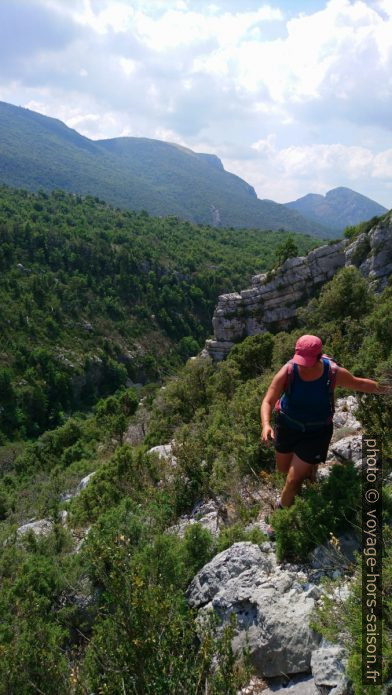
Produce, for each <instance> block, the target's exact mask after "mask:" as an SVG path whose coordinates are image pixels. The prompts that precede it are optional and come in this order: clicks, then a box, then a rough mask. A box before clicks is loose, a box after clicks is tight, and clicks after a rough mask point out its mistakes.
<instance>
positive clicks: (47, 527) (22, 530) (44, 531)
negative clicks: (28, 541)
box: [16, 519, 53, 538]
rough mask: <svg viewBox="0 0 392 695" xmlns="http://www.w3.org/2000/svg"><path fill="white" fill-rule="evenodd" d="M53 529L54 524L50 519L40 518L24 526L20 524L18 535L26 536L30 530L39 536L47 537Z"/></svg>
mask: <svg viewBox="0 0 392 695" xmlns="http://www.w3.org/2000/svg"><path fill="white" fill-rule="evenodd" d="M52 530H53V524H52V522H51V521H49V519H40V520H39V521H30V522H28V523H27V524H23V526H19V528H18V529H17V531H16V534H17V536H19V537H20V536H25V535H26V534H27V533H30V531H31V532H32V533H33V534H34V535H35V536H37V537H43V538H45V537H46V536H48V535H49V534H50V533H51V531H52Z"/></svg>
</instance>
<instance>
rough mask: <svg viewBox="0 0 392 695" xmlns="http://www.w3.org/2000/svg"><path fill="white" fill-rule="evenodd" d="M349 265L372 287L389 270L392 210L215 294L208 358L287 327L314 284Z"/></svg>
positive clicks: (382, 280)
mask: <svg viewBox="0 0 392 695" xmlns="http://www.w3.org/2000/svg"><path fill="white" fill-rule="evenodd" d="M349 265H355V266H356V267H358V268H359V271H360V272H361V273H362V275H363V276H364V277H367V278H368V279H369V282H370V285H371V287H372V288H373V289H374V290H375V291H376V292H377V291H381V290H382V289H384V287H385V286H386V284H387V282H388V277H389V276H390V275H391V274H392V212H390V213H389V214H388V215H386V216H385V217H384V218H383V219H382V220H381V221H380V222H379V223H378V224H377V225H376V226H375V227H373V228H372V229H370V231H369V232H367V233H362V234H360V235H359V236H358V237H357V238H356V239H355V240H354V241H352V242H351V243H350V242H349V241H348V240H343V241H338V242H336V243H333V244H327V245H325V246H320V247H319V248H317V249H314V250H313V251H311V252H310V253H309V254H308V255H307V256H298V257H296V258H289V259H287V261H285V263H284V264H283V265H282V266H280V267H279V268H277V269H275V270H273V271H271V272H269V273H264V274H262V275H255V276H254V277H253V278H252V287H250V288H249V289H245V290H242V291H241V292H238V293H237V292H232V293H230V294H223V295H221V296H220V297H219V300H218V305H217V307H216V309H215V312H214V316H213V319H212V324H213V328H214V338H213V339H212V340H207V341H206V350H207V352H208V354H209V355H210V356H211V357H212V358H213V359H214V360H222V359H224V358H225V357H226V355H227V354H228V352H229V351H230V349H231V347H232V346H233V344H234V343H235V342H238V341H240V340H242V339H243V338H246V337H247V336H249V335H255V334H256V333H262V332H263V331H268V330H271V331H277V330H289V329H290V328H291V327H292V325H293V323H294V319H295V316H296V313H297V309H298V308H299V307H300V306H303V305H304V304H306V303H307V301H308V300H309V299H310V298H311V297H312V296H313V295H314V293H315V291H316V290H317V288H319V287H320V285H322V284H323V283H325V282H327V281H328V280H330V279H331V278H332V277H333V276H334V274H335V273H336V272H337V271H338V270H339V269H340V268H343V267H344V266H349Z"/></svg>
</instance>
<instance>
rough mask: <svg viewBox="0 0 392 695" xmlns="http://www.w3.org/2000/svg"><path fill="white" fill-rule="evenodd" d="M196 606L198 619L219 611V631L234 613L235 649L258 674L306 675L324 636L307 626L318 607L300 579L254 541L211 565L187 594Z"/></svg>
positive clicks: (225, 553)
mask: <svg viewBox="0 0 392 695" xmlns="http://www.w3.org/2000/svg"><path fill="white" fill-rule="evenodd" d="M187 597H188V600H189V603H190V604H191V605H192V606H196V607H201V610H200V611H199V616H200V619H201V620H203V617H204V616H206V615H207V614H208V612H209V611H211V610H213V611H215V612H216V613H217V614H218V616H219V617H220V618H221V627H220V628H219V629H222V626H223V625H225V624H227V623H228V621H229V620H230V615H231V614H232V613H234V614H235V616H236V619H237V625H236V627H235V635H234V638H233V642H232V646H233V650H234V652H235V653H236V654H238V653H240V652H241V651H242V650H243V649H244V648H245V646H248V647H249V649H250V656H251V659H252V662H253V664H254V666H255V668H256V670H257V673H258V674H259V675H263V676H264V677H273V676H278V675H281V674H282V673H290V674H294V673H305V672H307V671H309V668H310V657H311V652H312V650H314V649H315V648H316V647H318V645H319V643H320V639H321V637H320V635H318V634H317V633H315V632H314V631H313V630H312V629H311V628H310V627H309V618H310V614H311V612H312V610H313V607H314V605H315V601H314V599H313V598H312V597H310V596H308V595H307V593H306V591H304V590H303V586H302V585H301V584H300V582H299V581H298V575H297V574H296V573H295V572H290V571H288V570H286V569H282V568H280V567H278V566H277V565H276V561H274V558H273V555H272V554H271V553H264V552H262V551H261V549H260V548H259V546H257V545H255V544H253V543H247V542H242V543H234V545H232V546H231V547H230V548H228V549H227V550H225V551H223V552H222V553H219V554H218V555H217V556H216V557H215V558H213V559H212V560H211V562H209V563H207V565H205V567H203V568H202V569H201V570H200V572H198V574H197V575H196V577H194V579H193V581H192V582H191V584H190V586H189V587H188V590H187Z"/></svg>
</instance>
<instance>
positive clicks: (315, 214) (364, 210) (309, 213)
mask: <svg viewBox="0 0 392 695" xmlns="http://www.w3.org/2000/svg"><path fill="white" fill-rule="evenodd" d="M285 205H286V206H287V207H289V208H290V209H291V210H296V211H297V212H300V213H301V214H302V215H304V216H305V217H307V218H308V219H309V220H310V219H311V220H314V221H315V222H317V221H320V220H321V219H322V220H323V221H324V224H326V225H327V226H328V227H330V228H331V229H334V230H335V231H338V232H341V231H343V229H344V228H345V227H349V226H355V225H357V224H359V223H360V222H363V221H365V220H369V219H371V218H372V217H378V216H380V215H383V214H385V213H386V212H388V210H387V208H385V207H384V206H383V205H380V204H379V203H377V202H376V201H374V200H372V199H371V198H368V197H367V196H365V195H362V193H357V191H353V190H352V189H351V188H347V187H346V186H338V187H337V188H332V189H331V190H330V191H327V193H326V194H325V195H321V194H319V193H308V194H307V195H305V196H302V197H301V198H298V199H297V200H293V201H290V202H289V203H285Z"/></svg>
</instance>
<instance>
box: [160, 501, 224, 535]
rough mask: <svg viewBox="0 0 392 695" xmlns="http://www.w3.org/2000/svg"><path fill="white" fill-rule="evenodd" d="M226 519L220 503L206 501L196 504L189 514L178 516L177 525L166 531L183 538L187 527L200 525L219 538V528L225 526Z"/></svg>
mask: <svg viewBox="0 0 392 695" xmlns="http://www.w3.org/2000/svg"><path fill="white" fill-rule="evenodd" d="M226 518H227V510H226V508H225V506H224V505H223V504H222V503H219V502H216V501H215V500H207V502H199V503H197V504H196V505H195V506H194V508H193V509H192V511H191V513H190V514H187V515H184V516H180V518H179V520H178V523H177V524H175V525H174V526H170V527H169V528H168V529H167V531H168V532H169V533H174V534H176V535H177V536H179V538H183V537H184V535H185V531H186V530H187V528H188V527H189V526H192V524H200V526H202V527H203V528H205V529H207V531H209V532H210V533H211V534H212V535H213V536H219V533H220V531H221V528H222V527H224V526H225V523H226Z"/></svg>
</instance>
